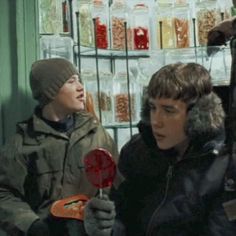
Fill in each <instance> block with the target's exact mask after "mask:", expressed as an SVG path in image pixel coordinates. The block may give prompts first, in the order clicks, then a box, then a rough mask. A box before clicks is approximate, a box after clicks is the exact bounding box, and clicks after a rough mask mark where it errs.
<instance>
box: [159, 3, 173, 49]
mask: <svg viewBox="0 0 236 236" xmlns="http://www.w3.org/2000/svg"><path fill="white" fill-rule="evenodd" d="M156 12H157V23H156V29H157V43H158V48H161V49H162V48H174V47H175V35H174V24H173V5H172V4H171V3H169V4H157V7H156Z"/></svg>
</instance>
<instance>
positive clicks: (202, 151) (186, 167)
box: [111, 104, 236, 236]
mask: <svg viewBox="0 0 236 236" xmlns="http://www.w3.org/2000/svg"><path fill="white" fill-rule="evenodd" d="M210 105H212V104H209V106H210ZM213 107H214V104H213ZM208 111H209V110H208ZM210 115H212V114H210ZM147 121H148V118H147V117H144V118H143V120H142V121H141V122H140V123H139V130H140V133H139V134H137V135H135V136H134V137H133V138H132V139H131V140H130V141H129V142H128V143H127V144H126V145H125V146H124V147H123V148H122V150H121V153H120V158H119V164H118V168H119V171H120V172H121V174H122V175H123V176H124V177H125V180H124V181H123V183H122V184H120V185H119V187H118V188H116V187H113V188H112V190H111V199H112V200H114V201H115V204H116V213H117V219H116V224H115V226H114V233H113V235H114V236H144V235H146V236H210V235H211V236H235V235H236V221H235V220H236V211H235V206H236V184H235V183H236V178H235V177H236V176H235V174H236V168H235V167H236V165H235V160H236V156H235V155H233V157H230V156H229V155H228V153H227V152H224V132H223V128H222V129H219V130H218V132H215V133H213V132H208V133H206V132H201V131H200V133H198V134H197V136H195V138H191V142H190V146H189V148H188V150H187V151H186V152H185V154H184V156H183V158H182V159H181V160H177V158H176V156H177V153H176V152H175V150H174V149H170V150H165V151H164V150H160V149H158V147H157V145H156V142H155V140H154V137H153V135H152V132H151V127H150V125H149V124H148V122H147ZM203 127H205V126H203ZM204 129H205V128H204ZM206 130H208V131H209V129H208V127H206ZM233 161H234V162H233ZM230 200H233V201H234V204H233V205H234V211H235V212H234V216H235V218H231V217H229V214H228V212H227V210H226V209H225V207H224V205H225V204H226V205H227V204H229V203H231V202H230Z"/></svg>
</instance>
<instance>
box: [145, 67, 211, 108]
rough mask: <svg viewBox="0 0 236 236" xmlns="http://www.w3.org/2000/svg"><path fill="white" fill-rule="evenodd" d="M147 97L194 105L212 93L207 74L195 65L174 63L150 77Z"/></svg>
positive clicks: (202, 68)
mask: <svg viewBox="0 0 236 236" xmlns="http://www.w3.org/2000/svg"><path fill="white" fill-rule="evenodd" d="M147 92H148V96H149V97H151V98H155V97H162V98H172V99H180V100H182V101H184V102H186V103H187V104H191V103H195V102H196V100H197V99H198V98H200V97H202V96H203V95H208V94H210V93H211V92H212V84H211V76H210V74H209V72H208V71H207V70H206V69H205V68H204V67H203V66H201V65H200V64H197V63H186V64H185V63H180V62H178V63H175V64H169V65H166V66H164V67H162V68H161V69H160V70H158V71H157V72H156V73H154V74H153V75H152V77H151V80H150V82H149V85H148V91H147Z"/></svg>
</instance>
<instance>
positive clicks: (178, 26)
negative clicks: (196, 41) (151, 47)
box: [173, 5, 190, 48]
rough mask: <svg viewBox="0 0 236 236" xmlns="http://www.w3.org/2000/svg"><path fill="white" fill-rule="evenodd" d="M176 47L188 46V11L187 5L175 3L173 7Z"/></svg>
mask: <svg viewBox="0 0 236 236" xmlns="http://www.w3.org/2000/svg"><path fill="white" fill-rule="evenodd" d="M173 21H174V31H175V41H176V43H175V44H176V48H188V47H189V46H190V11H189V7H188V5H176V7H175V9H174V20H173Z"/></svg>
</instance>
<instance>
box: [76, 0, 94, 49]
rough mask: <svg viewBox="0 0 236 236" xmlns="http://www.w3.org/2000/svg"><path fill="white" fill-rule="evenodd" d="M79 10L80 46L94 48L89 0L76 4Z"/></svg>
mask: <svg viewBox="0 0 236 236" xmlns="http://www.w3.org/2000/svg"><path fill="white" fill-rule="evenodd" d="M78 4H79V6H78V10H79V24H80V25H79V30H80V44H81V45H82V46H87V47H92V46H94V30H93V19H92V13H91V6H92V2H91V0H80V1H79V2H78Z"/></svg>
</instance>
